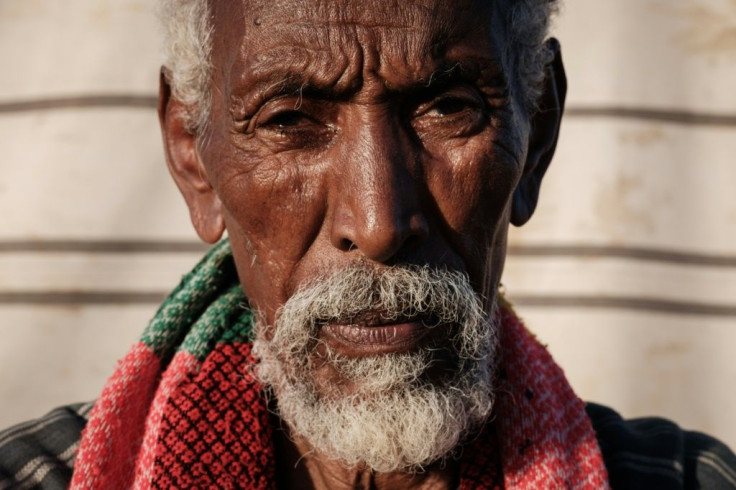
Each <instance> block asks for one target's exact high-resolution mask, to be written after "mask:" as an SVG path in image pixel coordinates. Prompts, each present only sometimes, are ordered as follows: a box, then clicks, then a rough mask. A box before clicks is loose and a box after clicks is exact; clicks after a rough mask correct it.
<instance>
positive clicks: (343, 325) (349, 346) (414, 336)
mask: <svg viewBox="0 0 736 490" xmlns="http://www.w3.org/2000/svg"><path fill="white" fill-rule="evenodd" d="M435 325H437V322H436V321H433V320H432V319H431V318H424V317H420V316H409V317H403V318H392V319H385V318H384V317H382V316H381V315H379V314H376V313H368V314H364V315H360V316H356V317H353V318H350V319H347V320H336V321H326V322H323V323H322V326H321V328H320V331H319V332H320V333H319V338H320V340H322V341H323V342H325V343H326V344H327V345H328V346H329V347H330V348H332V349H333V350H335V351H337V352H338V353H341V354H343V355H347V356H349V357H362V356H368V355H376V354H388V353H393V352H407V351H411V350H413V349H415V348H417V347H418V346H419V345H420V344H421V343H422V341H423V340H424V338H425V337H427V336H428V335H429V334H430V333H432V332H433V331H434V330H435V329H434V328H433V327H434V326H435Z"/></svg>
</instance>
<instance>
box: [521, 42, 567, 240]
mask: <svg viewBox="0 0 736 490" xmlns="http://www.w3.org/2000/svg"><path fill="white" fill-rule="evenodd" d="M547 47H548V48H549V49H550V50H552V52H553V53H554V59H553V61H552V62H551V63H550V64H549V65H547V68H546V77H545V80H544V88H543V92H542V95H541V96H540V99H539V110H537V111H536V113H534V114H533V115H532V116H531V121H530V127H531V129H530V135H529V150H528V153H527V159H526V163H525V165H524V173H523V175H522V176H521V179H520V181H519V184H518V185H517V187H516V190H515V191H514V196H513V200H512V203H511V223H512V224H514V225H515V226H521V225H523V224H524V223H526V222H527V221H529V218H531V217H532V214H534V210H535V209H536V207H537V201H538V199H539V189H540V187H541V185H542V178H543V177H544V174H545V172H546V171H547V167H549V164H550V162H551V161H552V157H553V156H554V153H555V148H556V147H557V138H558V136H559V134H560V123H561V121H562V113H563V111H564V108H565V95H566V94H567V78H566V76H565V68H564V66H563V64H562V56H561V53H560V43H559V41H557V39H554V38H550V39H548V40H547Z"/></svg>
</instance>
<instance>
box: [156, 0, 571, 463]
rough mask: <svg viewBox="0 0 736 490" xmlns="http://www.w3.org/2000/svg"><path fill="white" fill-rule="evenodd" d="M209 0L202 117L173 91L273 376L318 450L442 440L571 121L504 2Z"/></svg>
mask: <svg viewBox="0 0 736 490" xmlns="http://www.w3.org/2000/svg"><path fill="white" fill-rule="evenodd" d="M211 7H212V10H213V12H212V14H213V20H214V27H215V28H214V34H213V52H212V65H213V76H212V82H211V83H212V108H211V114H210V117H209V121H208V124H207V127H206V128H205V129H203V130H201V132H200V134H198V135H196V139H195V136H192V135H191V134H189V133H188V132H187V131H186V130H185V126H184V125H183V123H182V120H183V119H184V118H182V117H181V115H182V114H183V113H184V112H185V109H184V108H183V106H182V105H181V104H178V103H177V102H176V101H173V102H171V103H170V97H169V94H170V92H169V90H168V87H167V85H166V84H163V85H162V88H163V90H162V92H161V94H162V97H161V104H160V106H159V110H160V114H161V119H162V123H163V127H164V136H165V142H166V145H167V155H168V161H169V165H170V167H171V170H172V174H173V175H174V177H175V179H176V181H177V183H178V185H179V187H180V188H181V189H182V192H183V193H184V195H185V197H186V199H187V202H188V204H189V206H190V211H191V214H192V220H193V222H194V224H195V227H196V228H197V230H198V232H199V234H200V236H202V237H203V238H205V239H207V240H209V241H214V240H217V239H218V238H219V237H220V235H221V234H222V231H223V228H226V229H227V231H228V234H229V237H230V242H231V244H232V249H233V254H234V257H235V263H236V266H237V268H238V274H239V276H240V280H241V283H242V285H243V289H244V291H245V294H246V296H247V297H248V300H249V301H250V303H251V305H252V306H253V307H254V308H255V310H256V312H257V313H258V325H259V329H258V338H257V340H256V342H255V343H254V347H253V348H254V352H255V353H256V355H258V356H259V357H260V359H261V363H260V365H259V368H258V375H259V379H260V380H261V381H262V382H264V383H265V384H266V385H269V386H271V387H272V388H273V389H274V392H275V393H276V397H277V400H278V404H279V409H280V412H279V413H280V414H281V415H282V417H283V418H284V420H285V421H286V422H287V423H288V424H289V425H290V426H291V429H292V430H294V432H295V433H296V435H298V436H299V437H302V438H303V439H305V440H307V441H308V442H309V444H310V445H311V447H312V448H314V449H317V450H318V452H321V453H322V454H326V455H329V457H331V458H336V459H339V460H341V461H343V463H344V464H347V465H352V464H357V463H360V462H363V463H365V464H368V465H369V466H370V467H371V468H373V469H377V470H378V471H392V470H394V469H397V468H407V467H415V466H417V465H418V466H420V467H421V466H423V465H425V464H427V463H429V462H431V461H435V460H436V459H437V458H439V457H441V456H442V455H444V454H447V452H448V451H450V450H452V448H454V447H455V446H456V444H458V442H459V441H460V440H462V437H463V436H464V434H466V433H467V431H468V430H470V428H471V427H472V426H474V425H475V424H477V423H480V422H482V421H483V420H484V419H485V417H486V416H487V414H488V413H489V412H490V410H491V406H492V398H493V393H492V388H491V377H492V376H491V369H492V363H493V351H494V337H495V330H494V328H493V326H492V322H491V320H490V319H491V314H492V312H491V310H492V308H493V306H492V305H493V303H494V298H495V291H496V288H497V286H498V282H499V278H500V276H501V272H502V268H503V261H504V256H505V248H506V232H507V228H508V223H509V220H510V217H511V219H513V221H514V222H515V223H517V224H519V223H522V222H523V221H525V220H526V219H527V218H528V217H529V215H530V214H531V211H532V210H533V208H534V204H535V202H536V191H537V189H538V185H539V181H540V180H541V177H542V175H543V173H544V169H545V168H546V165H547V163H548V162H549V159H550V158H551V155H552V153H553V152H554V146H555V141H556V135H557V128H558V124H559V115H560V111H559V110H557V111H555V110H549V108H548V110H546V111H542V112H540V114H547V115H551V116H543V117H541V118H537V119H535V121H534V124H533V125H532V124H531V123H530V120H529V117H528V115H527V114H526V112H525V111H524V110H523V108H522V107H523V104H521V103H520V101H519V100H517V99H516V98H515V97H514V94H515V93H518V91H517V90H516V89H517V87H515V86H514V85H513V83H514V81H513V80H512V79H511V78H512V77H511V76H510V74H509V70H508V67H507V64H508V60H506V59H504V55H505V54H507V53H508V47H507V46H506V44H505V39H506V33H505V31H504V28H505V20H506V16H507V8H508V6H507V2H505V1H504V0H497V1H487V0H479V1H475V0H420V1H415V2H410V1H402V2H393V1H385V2H383V1H382V2H372V3H371V6H370V8H366V4H365V2H362V1H360V0H333V1H324V0H306V1H305V0H299V1H297V0H275V1H274V0H271V1H269V2H255V1H248V2H244V1H242V0H222V1H218V2H211ZM560 68H561V67H560ZM552 79H553V80H557V78H554V77H553V78H552ZM560 80H561V81H564V78H562V79H559V80H558V81H560ZM552 86H553V88H554V83H553V85H552ZM552 92H554V93H555V94H556V95H555V97H557V98H556V99H555V98H553V100H552V103H555V104H556V103H559V102H561V101H560V98H559V96H558V95H557V94H558V92H556V91H555V90H552ZM561 93H562V94H563V95H564V86H563V90H562V92H561ZM545 102H549V101H545ZM554 108H555V109H559V106H557V105H555V106H554ZM532 128H533V129H534V131H533V132H532V131H531V130H532ZM530 133H531V134H530ZM540 162H541V163H540ZM537 169H541V170H537ZM530 182H531V184H529V183H530ZM484 310H485V311H484ZM355 420H360V421H361V424H359V425H358V426H356V424H355ZM419 427H422V429H421V430H418V428H419ZM363 429H365V430H363ZM415 450H418V451H419V452H418V453H416V452H413V451H415ZM369 454H370V456H368V455H369Z"/></svg>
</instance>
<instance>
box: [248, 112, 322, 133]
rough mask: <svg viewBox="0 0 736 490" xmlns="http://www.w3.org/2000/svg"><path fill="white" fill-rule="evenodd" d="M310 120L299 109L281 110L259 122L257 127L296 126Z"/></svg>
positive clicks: (281, 127)
mask: <svg viewBox="0 0 736 490" xmlns="http://www.w3.org/2000/svg"><path fill="white" fill-rule="evenodd" d="M310 122H311V120H310V118H309V117H308V116H306V115H305V114H303V113H301V112H299V111H283V112H279V113H277V114H275V115H273V116H271V117H270V118H268V120H266V121H265V122H263V123H262V124H259V125H258V127H261V128H263V127H265V128H278V129H287V128H296V127H298V126H301V125H304V124H308V123H310Z"/></svg>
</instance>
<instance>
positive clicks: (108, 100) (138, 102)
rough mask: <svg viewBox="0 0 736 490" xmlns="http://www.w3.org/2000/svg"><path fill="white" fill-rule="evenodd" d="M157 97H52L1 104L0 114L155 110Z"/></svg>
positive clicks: (103, 95)
mask: <svg viewBox="0 0 736 490" xmlns="http://www.w3.org/2000/svg"><path fill="white" fill-rule="evenodd" d="M156 104H157V97H155V96H152V95H132V94H100V95H77V96H71V97H51V98H45V99H31V100H18V101H14V102H7V101H6V102H0V113H3V112H27V111H47V110H58V109H90V108H97V107H101V108H106V107H128V108H132V109H155V108H156Z"/></svg>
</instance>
